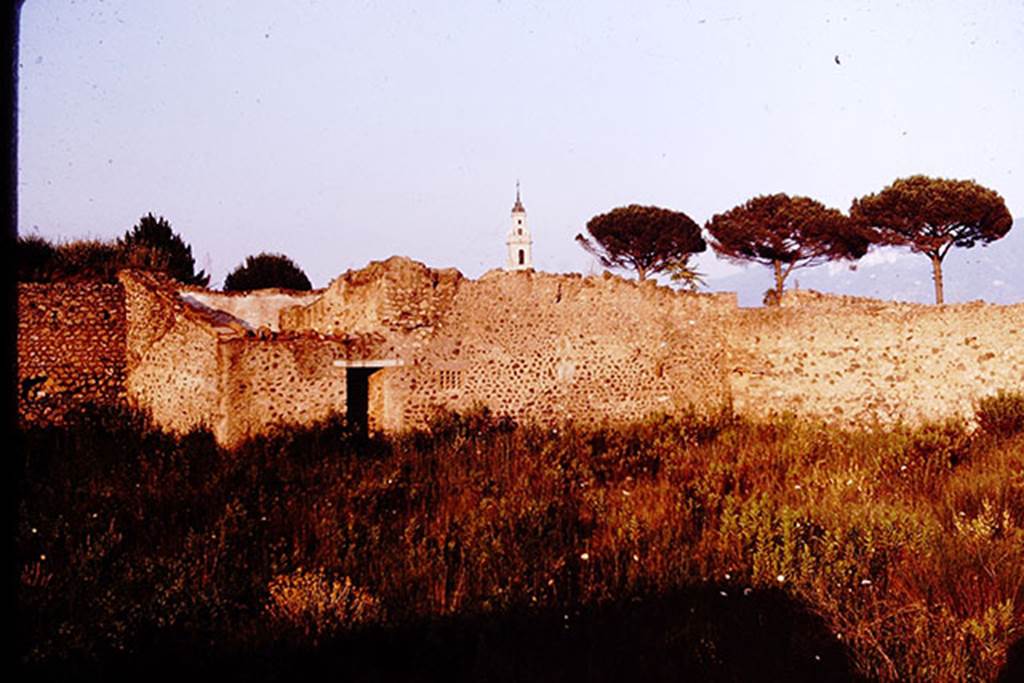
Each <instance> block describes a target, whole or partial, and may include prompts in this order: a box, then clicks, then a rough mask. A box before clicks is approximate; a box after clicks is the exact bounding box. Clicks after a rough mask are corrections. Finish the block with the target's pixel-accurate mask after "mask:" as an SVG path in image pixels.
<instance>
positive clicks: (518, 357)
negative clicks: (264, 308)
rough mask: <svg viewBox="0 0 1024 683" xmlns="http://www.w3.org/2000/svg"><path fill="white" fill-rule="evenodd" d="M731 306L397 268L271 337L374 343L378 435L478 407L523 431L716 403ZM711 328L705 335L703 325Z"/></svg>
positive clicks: (628, 285)
mask: <svg viewBox="0 0 1024 683" xmlns="http://www.w3.org/2000/svg"><path fill="white" fill-rule="evenodd" d="M735 308H736V305H735V298H734V297H728V296H727V297H720V296H712V295H688V294H677V293H676V292H673V291H671V290H669V289H666V288H662V287H658V286H656V285H655V284H654V283H646V284H644V285H639V284H637V283H634V282H630V281H626V280H623V279H621V278H616V277H597V278H583V277H580V276H578V275H550V274H544V273H535V272H533V271H525V272H515V273H506V272H503V271H492V272H490V273H488V274H487V275H485V276H484V277H483V278H481V279H480V280H476V281H472V280H465V279H463V278H462V277H461V276H459V275H458V273H457V272H455V271H432V270H430V269H429V268H426V267H425V266H423V265H422V264H419V263H415V262H412V261H409V260H408V259H398V258H395V259H390V260H388V261H386V262H383V263H375V264H371V265H370V266H369V267H368V268H366V269H364V270H363V271H360V272H358V273H348V274H346V275H345V276H344V277H342V278H339V279H338V280H336V281H335V282H334V283H332V284H331V286H330V287H329V288H328V289H327V290H326V291H325V293H324V296H323V297H322V298H321V299H320V300H319V301H317V302H315V303H314V304H312V305H311V306H309V307H306V308H305V309H304V310H294V309H292V310H288V311H285V312H284V313H283V314H282V324H283V325H294V326H302V327H307V328H311V329H314V330H318V331H320V332H324V333H330V332H332V331H337V330H339V329H346V328H347V329H353V328H354V329H361V330H375V331H376V332H377V333H378V334H381V335H382V337H383V341H382V343H381V344H380V345H379V347H378V353H379V355H380V356H381V357H382V358H389V359H390V358H393V359H398V360H401V361H402V362H403V363H404V365H403V366H402V367H401V368H394V369H388V370H382V371H380V373H379V374H378V375H375V376H374V377H373V378H372V382H371V389H372V390H373V392H374V393H373V394H372V397H373V398H374V400H375V403H374V404H373V405H374V406H376V410H377V412H378V414H377V415H376V417H377V418H378V420H379V422H380V424H381V425H382V426H384V427H386V428H390V429H399V428H407V427H413V426H420V425H422V424H424V423H425V422H426V421H427V420H428V419H429V418H430V417H431V416H432V415H434V414H436V413H437V412H438V411H439V410H441V409H448V410H467V409H470V408H473V407H476V406H486V407H488V408H490V409H491V410H493V411H494V412H495V413H498V414H501V415H509V416H512V417H515V418H517V419H520V420H525V421H533V422H536V421H543V422H557V421H561V420H566V419H571V420H576V421H584V422H593V421H597V420H619V421H621V420H633V419H639V418H642V417H644V416H647V415H650V414H654V413H671V412H676V411H679V410H684V409H688V408H690V407H693V408H696V409H707V408H711V407H714V406H718V405H722V404H724V403H726V402H727V401H728V398H729V397H728V390H727V385H726V376H725V370H724V364H723V362H724V360H725V354H724V348H725V343H724V337H723V336H722V325H721V324H720V323H719V322H718V321H720V319H721V318H722V316H725V315H728V314H730V313H731V312H733V311H734V310H735ZM707 323H712V324H707Z"/></svg>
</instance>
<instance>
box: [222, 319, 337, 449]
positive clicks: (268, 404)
mask: <svg viewBox="0 0 1024 683" xmlns="http://www.w3.org/2000/svg"><path fill="white" fill-rule="evenodd" d="M345 357H346V352H345V346H344V344H343V343H342V342H341V341H339V340H334V339H323V338H318V337H316V336H313V335H296V336H275V337H272V338H266V339H259V338H255V339H253V338H235V339H229V340H224V341H223V342H222V343H221V354H220V358H221V372H222V378H223V380H222V386H223V390H224V398H225V412H226V416H227V420H226V424H225V425H224V426H223V427H222V428H221V430H220V431H219V432H218V433H217V438H218V440H220V441H221V442H222V443H226V444H229V445H233V444H237V443H239V442H241V441H242V440H244V439H245V438H246V437H249V436H253V435H255V434H261V433H264V432H266V431H267V430H268V429H270V428H271V427H272V426H273V425H278V424H309V423H312V422H315V421H317V420H322V419H324V418H326V417H329V416H330V415H332V414H344V413H345V387H346V385H345V369H344V368H338V367H334V361H335V360H336V359H343V358H345Z"/></svg>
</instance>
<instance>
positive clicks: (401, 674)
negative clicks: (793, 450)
mask: <svg viewBox="0 0 1024 683" xmlns="http://www.w3.org/2000/svg"><path fill="white" fill-rule="evenodd" d="M721 591H725V592H726V595H725V596H723V595H722V594H721ZM194 635H195V634H193V635H192V636H191V637H190V638H189V640H190V641H191V642H193V643H194V642H195V638H194ZM174 640H175V639H174V638H172V637H169V634H164V636H162V637H161V638H158V639H157V640H156V641H154V642H155V644H154V646H153V647H151V648H148V649H147V650H146V651H145V652H141V653H139V654H136V655H134V656H132V657H127V656H125V657H117V658H111V659H108V661H105V662H100V663H94V664H91V665H89V666H88V667H85V668H83V667H81V666H75V667H73V669H74V671H71V670H67V669H64V670H56V669H55V668H53V667H50V668H48V669H47V670H45V671H43V670H36V671H30V672H27V673H29V674H32V677H33V678H37V679H42V678H46V679H54V678H65V677H68V678H70V677H73V678H75V679H76V680H80V679H81V678H82V676H83V675H85V676H86V677H87V678H90V679H94V680H95V679H105V680H109V679H110V678H111V677H115V678H129V677H130V678H138V679H142V680H147V681H154V680H171V679H173V680H175V681H181V680H182V679H183V678H192V679H193V680H221V681H223V680H249V681H274V680H302V679H303V678H305V677H307V676H309V677H311V676H318V677H319V676H323V675H327V676H328V678H329V680H345V681H634V680H636V681H663V680H687V679H692V680H702V681H707V680H712V681H727V680H764V681H768V680H786V681H848V680H856V678H855V676H854V675H853V667H852V665H851V662H850V657H849V654H848V652H847V650H846V648H845V647H844V645H843V643H842V642H841V641H839V640H837V638H836V636H835V635H834V634H832V633H830V632H829V631H828V629H827V628H825V625H824V624H823V623H822V622H821V620H820V619H819V618H817V617H816V616H814V615H812V614H810V613H809V612H808V611H807V610H806V609H805V608H803V607H802V606H801V605H799V604H797V603H796V602H794V601H793V600H792V599H791V598H789V597H787V596H786V595H785V594H784V593H782V592H781V591H760V592H751V593H750V594H749V595H743V593H742V590H737V589H736V587H735V586H728V587H700V588H693V589H686V590H682V591H679V592H676V593H674V594H671V595H664V596H659V597H649V598H644V599H633V600H629V601H624V602H620V603H614V604H609V605H603V606H601V607H594V608H589V609H585V610H581V611H577V612H569V613H565V612H552V611H544V612H541V611H536V610H524V611H513V612H509V613H502V614H488V615H477V616H457V617H452V618H446V619H435V620H430V621H425V622H420V623H415V624H409V625H404V626H397V627H380V628H373V629H366V630H363V631H360V632H357V633H351V634H348V635H345V636H343V637H338V638H335V639H334V640H332V641H330V642H326V643H323V644H321V645H320V646H318V647H315V648H312V647H307V646H302V645H300V644H296V643H294V642H292V643H288V642H286V641H281V640H279V641H276V642H266V643H264V644H263V645H252V644H249V645H246V646H244V647H240V648H234V649H233V650H232V651H230V652H228V651H221V652H216V651H210V650H208V649H207V650H204V649H203V648H201V647H196V646H195V645H188V646H185V645H183V644H182V642H181V641H178V642H177V643H176V644H175V643H172V641H174ZM257 640H258V639H257Z"/></svg>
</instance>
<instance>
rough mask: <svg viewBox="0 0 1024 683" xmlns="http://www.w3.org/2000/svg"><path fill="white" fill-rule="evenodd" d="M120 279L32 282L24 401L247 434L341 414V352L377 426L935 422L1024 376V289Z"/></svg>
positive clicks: (230, 435)
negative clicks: (284, 286)
mask: <svg viewBox="0 0 1024 683" xmlns="http://www.w3.org/2000/svg"><path fill="white" fill-rule="evenodd" d="M119 279H120V282H121V284H120V285H100V284H92V285H71V284H63V285H22V286H21V287H20V289H19V297H20V300H19V342H18V344H19V346H18V349H19V362H20V367H19V379H20V383H21V384H20V393H21V416H22V419H24V420H28V421H32V420H51V421H56V420H59V419H60V415H62V414H63V411H66V410H67V409H68V408H69V407H71V406H73V405H76V404H78V403H80V402H82V401H87V400H88V401H98V402H103V403H106V402H117V401H122V400H127V401H128V402H129V403H132V404H134V405H137V406H139V407H141V408H144V409H147V410H149V411H151V412H152V414H153V417H154V419H155V420H156V422H157V424H159V425H161V426H163V427H164V428H166V429H169V430H171V431H174V432H183V431H187V430H189V429H192V428H195V427H201V426H205V427H208V428H210V429H212V430H213V432H214V434H215V436H216V437H217V438H218V440H220V441H221V442H222V443H225V444H228V445H234V444H236V443H238V442H240V441H241V440H243V439H244V438H246V437H248V436H251V435H255V434H259V433H262V432H265V431H267V430H268V429H270V428H271V427H272V425H274V424H286V423H298V424H308V423H310V422H312V421H315V420H319V419H322V418H324V417H327V416H328V415H330V414H332V413H335V412H338V413H341V412H344V410H345V402H346V369H345V368H343V367H335V365H334V361H336V360H342V359H344V360H346V361H349V362H350V364H354V365H355V366H356V367H363V368H364V369H362V370H354V371H353V372H357V373H367V372H370V371H371V370H372V369H374V368H377V367H379V366H381V365H385V366H390V367H385V368H384V369H380V370H377V371H375V372H373V374H371V375H370V376H369V387H368V402H369V406H370V412H371V414H370V416H369V418H370V424H371V426H374V427H377V428H383V429H389V430H395V429H406V428H411V427H418V426H422V425H424V424H425V423H426V422H427V421H428V420H429V419H430V418H431V417H432V416H433V415H434V414H436V413H437V412H438V411H440V410H460V411H464V410H469V409H472V408H474V407H478V406H486V407H488V408H490V409H491V410H492V411H493V412H495V413H497V414H500V415H509V416H512V417H514V418H516V419H517V420H520V421H524V422H540V423H556V422H560V421H562V420H572V421H576V422H584V423H590V422H596V421H612V422H619V421H629V420H637V419H642V418H644V417H646V416H648V415H651V414H656V413H678V412H680V411H685V410H689V409H690V408H694V409H697V410H713V409H715V408H716V407H718V406H722V405H725V404H728V403H730V402H731V403H732V404H733V406H734V408H735V409H736V410H737V412H739V413H744V414H753V415H763V414H767V413H771V412H782V411H792V412H795V413H797V414H800V415H807V416H816V417H825V418H827V419H829V420H832V421H837V422H842V423H847V424H849V423H855V424H865V423H872V422H874V421H879V422H883V423H891V422H894V421H906V422H911V423H917V422H920V421H923V420H938V419H943V418H946V417H951V416H969V415H970V414H971V413H972V411H973V408H974V404H975V402H976V401H977V399H978V398H980V397H981V396H983V395H985V394H988V393H993V392H995V391H997V390H999V389H1008V390H1013V391H1024V303H1022V304H1016V305H1011V306H993V305H987V304H981V303H974V304H962V305H947V306H924V305H917V304H902V303H891V302H881V301H874V300H869V299H857V298H852V297H836V296H827V295H821V294H816V293H813V292H791V293H788V294H787V295H786V296H785V297H784V300H783V302H782V305H781V306H779V307H775V308H766V309H739V308H738V307H737V305H736V298H735V295H707V294H704V295H697V294H686V293H678V292H674V291H672V290H670V289H668V288H664V287H659V286H657V285H655V284H654V283H650V282H648V283H636V282H634V281H629V280H624V279H622V278H618V277H614V276H610V275H605V276H601V277H581V276H579V275H553V274H546V273H536V272H533V271H521V272H512V273H508V272H503V271H492V272H490V273H487V274H486V275H484V276H483V277H482V278H480V279H479V280H467V279H465V278H463V277H462V276H461V275H460V274H459V273H458V272H457V271H454V270H432V269H430V268H428V267H426V266H424V265H423V264H420V263H416V262H414V261H411V260H409V259H404V258H398V257H395V258H392V259H389V260H387V261H384V262H378V263H372V264H370V265H369V266H368V267H367V268H364V269H362V270H360V271H352V272H349V273H346V274H345V275H343V276H341V277H339V278H338V279H336V280H335V281H334V282H333V283H331V285H330V287H328V288H327V289H326V290H323V291H322V292H321V293H319V294H317V295H316V296H314V297H313V298H311V299H301V300H291V299H288V298H285V299H280V298H274V299H273V300H272V301H271V300H268V301H269V302H270V303H268V301H257V302H255V303H252V304H250V303H247V302H246V300H245V299H244V297H241V298H240V297H237V296H232V297H227V298H225V297H220V296H219V295H214V294H211V295H209V296H206V295H205V294H199V295H197V294H196V292H194V291H192V290H184V291H182V290H181V288H180V287H179V286H177V285H176V284H175V283H173V282H170V281H168V280H166V279H164V278H162V277H160V276H157V275H153V274H148V273H139V272H131V271H125V272H122V273H121V274H120V275H119ZM225 301H226V302H227V303H224V302H225ZM295 303H297V305H287V306H286V305H285V304H295ZM221 304H223V306H224V308H227V309H229V310H222V309H220V308H218V307H217V306H218V305H221ZM274 312H276V313H277V316H278V322H279V327H280V328H281V330H280V331H279V332H275V331H273V330H272V329H271V325H270V324H269V321H270V320H271V319H272V318H273V314H274ZM246 316H248V317H246Z"/></svg>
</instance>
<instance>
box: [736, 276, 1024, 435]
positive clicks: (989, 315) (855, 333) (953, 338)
mask: <svg viewBox="0 0 1024 683" xmlns="http://www.w3.org/2000/svg"><path fill="white" fill-rule="evenodd" d="M738 314H739V317H738V319H737V324H736V325H735V326H734V331H733V332H732V333H731V335H730V336H731V337H732V338H731V347H732V349H733V352H732V361H731V365H732V372H731V387H732V395H733V401H734V404H735V408H736V410H737V411H739V412H742V413H753V414H765V413H768V412H773V411H786V410H789V411H793V412H795V413H798V414H802V415H814V416H824V417H827V418H829V419H831V420H833V421H838V422H843V423H859V424H868V423H871V422H873V421H875V420H878V421H880V422H883V423H891V422H894V421H906V422H911V423H918V422H921V421H925V420H940V419H944V418H947V417H953V416H961V417H969V416H970V415H971V414H972V412H973V407H974V403H975V401H976V400H977V399H978V398H979V397H981V396H983V395H985V394H989V393H994V392H995V391H996V390H998V389H1008V390H1016V391H1024V304H1016V305H1011V306H995V305H990V304H983V303H971V304H958V305H946V306H929V305H921V304H908V303H893V302H882V301H875V300H871V299H859V298H854V297H837V296H828V295H823V294H817V293H814V292H791V293H788V294H787V295H786V297H785V299H784V301H783V305H782V306H781V307H777V308H766V309H748V310H741V311H738Z"/></svg>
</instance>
